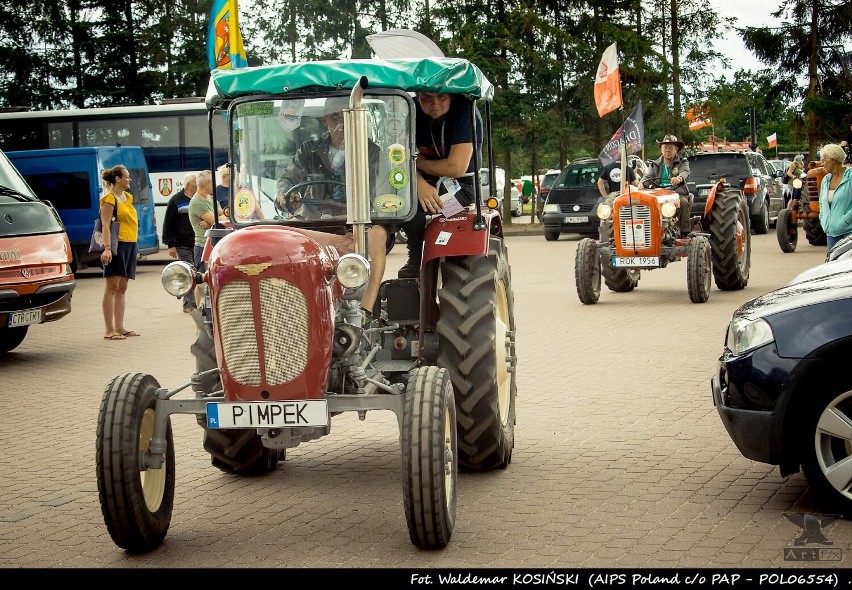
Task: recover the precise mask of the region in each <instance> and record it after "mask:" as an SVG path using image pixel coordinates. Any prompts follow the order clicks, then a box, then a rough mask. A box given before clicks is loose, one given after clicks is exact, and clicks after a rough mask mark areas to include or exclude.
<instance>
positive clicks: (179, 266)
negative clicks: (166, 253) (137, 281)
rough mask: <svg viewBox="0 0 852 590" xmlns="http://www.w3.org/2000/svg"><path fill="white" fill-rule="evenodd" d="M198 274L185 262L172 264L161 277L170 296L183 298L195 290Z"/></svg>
mask: <svg viewBox="0 0 852 590" xmlns="http://www.w3.org/2000/svg"><path fill="white" fill-rule="evenodd" d="M197 276H198V273H197V272H196V271H195V269H194V268H192V266H191V265H189V264H187V263H186V262H184V261H183V260H177V261H175V262H170V263H169V264H168V265H166V268H164V269H163V274H162V275H160V281H161V282H162V283H163V288H164V289H165V290H166V293H168V294H169V295H174V296H175V297H183V296H184V295H186V294H187V293H189V292H190V291H191V290H192V289H194V288H195V285H196V284H197Z"/></svg>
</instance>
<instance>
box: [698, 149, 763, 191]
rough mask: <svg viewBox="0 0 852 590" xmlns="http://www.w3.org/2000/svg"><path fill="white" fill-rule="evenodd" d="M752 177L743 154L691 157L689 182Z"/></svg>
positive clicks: (701, 182) (700, 182)
mask: <svg viewBox="0 0 852 590" xmlns="http://www.w3.org/2000/svg"><path fill="white" fill-rule="evenodd" d="M747 176H751V171H750V169H749V166H748V162H747V161H746V158H745V156H744V155H743V154H738V153H722V154H706V155H702V154H699V155H695V156H690V157H689V180H690V182H694V183H696V184H703V183H705V182H712V181H716V180H718V179H719V178H721V177H731V178H736V179H741V178H744V177H747Z"/></svg>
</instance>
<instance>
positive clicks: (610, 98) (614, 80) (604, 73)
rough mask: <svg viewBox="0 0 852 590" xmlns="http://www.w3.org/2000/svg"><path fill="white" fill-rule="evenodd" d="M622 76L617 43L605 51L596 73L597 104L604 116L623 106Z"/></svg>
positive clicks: (600, 113)
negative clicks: (619, 68)
mask: <svg viewBox="0 0 852 590" xmlns="http://www.w3.org/2000/svg"><path fill="white" fill-rule="evenodd" d="M622 104H623V103H622V100H621V76H620V75H619V73H618V52H617V51H616V49H615V43H613V44H612V45H610V46H609V47H607V48H606V50H605V51H604V54H603V57H602V58H601V64H600V65H599V66H598V73H597V74H596V75H595V106H596V107H597V108H598V115H600V116H601V117H603V116H604V115H606V114H607V113H611V112H612V111H614V110H616V109H620V108H621V106H622Z"/></svg>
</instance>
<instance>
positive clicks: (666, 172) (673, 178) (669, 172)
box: [640, 135, 692, 236]
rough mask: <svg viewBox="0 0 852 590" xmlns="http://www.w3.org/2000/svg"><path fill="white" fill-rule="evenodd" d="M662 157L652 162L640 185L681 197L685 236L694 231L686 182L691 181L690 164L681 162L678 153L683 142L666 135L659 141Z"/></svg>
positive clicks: (680, 210)
mask: <svg viewBox="0 0 852 590" xmlns="http://www.w3.org/2000/svg"><path fill="white" fill-rule="evenodd" d="M657 145H659V146H660V151H661V152H662V155H661V156H660V157H659V158H657V159H656V160H652V161H651V165H650V166H648V171H647V172H646V173H645V176H643V177H642V180H641V181H640V184H641V185H642V186H643V187H645V188H657V187H663V188H667V189H671V190H673V191H675V192H676V193H677V194H678V195H680V209H678V219H679V226H680V235H682V236H685V235H687V234H688V233H689V232H691V231H692V221H691V220H690V218H689V215H690V211H689V209H690V205H689V189H688V188H687V187H686V181H687V180H688V179H689V162H688V161H687V160H686V158H684V159H683V160H681V159H680V158H679V157H678V153H679V152H680V150H682V149H683V142H682V141H680V140H678V138H677V137H675V136H674V135H666V136H665V137H663V140H662V141H657Z"/></svg>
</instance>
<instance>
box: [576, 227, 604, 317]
mask: <svg viewBox="0 0 852 590" xmlns="http://www.w3.org/2000/svg"><path fill="white" fill-rule="evenodd" d="M574 282H575V283H576V285H577V296H578V297H579V298H580V301H581V302H582V303H584V304H586V305H591V304H593V303H597V302H598V299H600V296H601V260H600V255H599V254H598V243H597V242H596V241H595V240H593V239H591V238H583V239H582V240H580V243H579V244H577V254H576V256H575V257H574Z"/></svg>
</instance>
